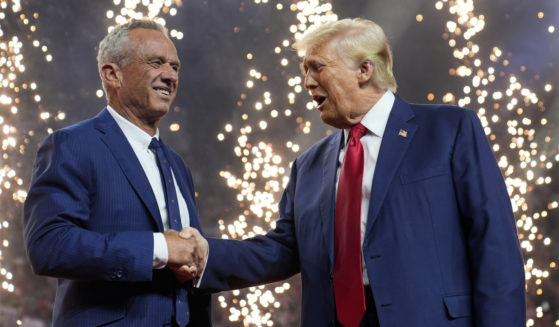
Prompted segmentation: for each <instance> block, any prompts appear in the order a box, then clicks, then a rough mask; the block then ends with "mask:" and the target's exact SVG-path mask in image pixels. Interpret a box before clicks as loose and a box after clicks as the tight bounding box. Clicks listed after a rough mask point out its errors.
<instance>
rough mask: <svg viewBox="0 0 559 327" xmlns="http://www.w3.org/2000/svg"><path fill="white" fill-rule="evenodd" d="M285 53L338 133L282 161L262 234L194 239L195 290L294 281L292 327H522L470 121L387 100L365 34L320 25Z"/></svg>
mask: <svg viewBox="0 0 559 327" xmlns="http://www.w3.org/2000/svg"><path fill="white" fill-rule="evenodd" d="M295 47H296V48H297V50H299V51H304V52H305V58H304V62H303V67H304V73H305V75H306V78H305V87H306V88H307V89H308V90H309V91H310V93H311V94H312V97H313V100H314V101H315V102H316V103H317V109H318V111H319V112H320V117H321V119H322V120H323V121H324V122H325V123H327V124H329V125H331V126H333V127H335V128H338V129H339V130H338V131H336V132H334V133H332V134H331V135H329V136H327V137H325V138H324V139H322V140H321V141H319V142H318V143H316V144H315V145H314V146H312V147H311V148H310V149H309V150H307V151H306V152H305V153H303V154H302V155H301V156H299V157H298V158H297V159H296V160H295V161H294V162H293V165H292V170H291V177H290V180H289V184H288V185H287V187H286V189H285V191H284V194H283V197H282V199H281V201H280V203H279V212H280V216H279V219H278V220H277V222H276V227H275V229H273V230H271V231H269V232H268V233H267V234H266V235H263V236H258V237H255V238H252V239H249V240H245V241H235V240H217V239H209V240H208V242H209V248H210V251H209V258H208V262H207V265H206V267H205V270H204V273H203V277H202V280H201V285H200V287H202V288H209V289H213V290H228V289H238V288H242V287H247V286H250V285H256V284H259V283H267V282H272V281H277V280H281V279H284V278H286V277H289V276H291V275H293V274H295V273H299V272H300V273H301V278H302V287H303V290H302V293H303V294H302V309H301V310H302V317H301V325H302V326H305V327H322V326H341V325H343V326H345V327H357V326H367V327H369V326H381V327H420V326H425V327H427V326H429V327H474V326H475V327H495V326H500V327H501V326H503V327H504V326H507V327H512V326H514V327H523V326H524V325H525V306H524V305H525V286H524V285H525V283H524V269H523V260H522V255H521V250H520V247H519V243H518V239H517V234H516V226H515V220H514V216H513V213H512V209H511V203H510V199H509V197H508V194H507V189H506V187H505V184H504V182H503V177H502V175H501V171H500V170H499V167H498V166H497V163H496V161H495V158H494V155H493V152H492V151H491V148H490V146H489V144H488V142H487V139H486V135H485V133H484V129H483V127H482V125H481V123H480V120H479V119H478V117H477V115H476V113H475V112H474V111H471V110H468V109H463V108H458V107H453V106H448V105H416V104H409V103H407V102H405V101H403V100H402V99H400V98H399V97H398V96H395V95H394V93H393V92H395V90H396V82H395V79H394V77H393V74H392V54H391V51H390V48H389V46H388V44H387V42H386V37H385V35H384V32H383V31H382V29H381V28H380V27H379V26H378V25H376V24H375V23H373V22H371V21H367V20H362V19H353V20H352V19H344V20H341V21H338V22H334V23H328V24H324V25H321V26H319V27H318V28H317V29H316V30H314V31H311V32H309V33H307V34H305V35H304V36H303V38H302V39H301V40H299V41H298V42H297V43H296V45H295ZM357 134H359V135H358V136H357Z"/></svg>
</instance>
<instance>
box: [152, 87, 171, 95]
mask: <svg viewBox="0 0 559 327" xmlns="http://www.w3.org/2000/svg"><path fill="white" fill-rule="evenodd" d="M153 89H154V90H155V91H157V93H159V94H162V95H164V96H169V95H170V94H171V90H169V89H167V88H162V87H154V88H153Z"/></svg>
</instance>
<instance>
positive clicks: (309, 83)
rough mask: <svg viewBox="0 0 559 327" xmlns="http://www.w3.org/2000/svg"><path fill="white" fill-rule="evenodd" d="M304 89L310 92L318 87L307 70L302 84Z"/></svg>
mask: <svg viewBox="0 0 559 327" xmlns="http://www.w3.org/2000/svg"><path fill="white" fill-rule="evenodd" d="M304 86H305V88H306V89H309V90H312V89H314V88H316V87H317V86H318V83H317V82H316V80H315V79H314V77H313V76H312V74H311V71H310V70H309V71H308V72H307V74H306V75H305V84H304Z"/></svg>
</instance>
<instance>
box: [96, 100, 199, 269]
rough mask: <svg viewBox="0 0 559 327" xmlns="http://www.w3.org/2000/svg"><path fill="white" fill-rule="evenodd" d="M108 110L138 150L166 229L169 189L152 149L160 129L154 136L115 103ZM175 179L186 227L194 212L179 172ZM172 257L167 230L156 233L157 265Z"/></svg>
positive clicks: (133, 146)
mask: <svg viewBox="0 0 559 327" xmlns="http://www.w3.org/2000/svg"><path fill="white" fill-rule="evenodd" d="M107 110H108V111H109V113H110V114H111V116H112V117H113V118H114V120H115V121H116V123H117V124H118V126H119V127H120V129H121V130H122V132H123V133H124V136H125V137H126V139H127V140H128V143H130V146H131V147H132V150H134V153H135V154H136V157H137V158H138V161H139V162H140V164H141V165H142V168H143V169H144V173H145V174H146V176H147V178H148V181H149V184H150V185H151V189H152V190H153V194H154V195H155V200H157V205H158V206H159V213H160V214H161V222H162V223H163V230H165V231H166V230H168V229H169V217H168V216H169V215H168V211H167V203H166V201H165V191H164V189H163V184H162V182H161V174H160V173H159V167H158V166H157V157H156V155H155V152H153V151H152V150H150V149H149V144H150V142H151V139H152V138H153V137H155V138H157V139H158V140H159V129H158V130H157V131H156V132H155V135H154V136H150V135H149V134H148V133H146V132H145V131H143V130H142V129H141V128H139V127H138V126H136V125H134V124H132V123H131V122H130V121H128V120H127V119H126V118H124V117H122V116H121V115H120V114H119V113H117V112H116V111H115V110H114V109H113V108H112V107H111V106H109V105H107ZM173 181H174V182H175V183H174V184H175V190H176V192H177V198H178V201H179V212H180V216H181V223H182V226H183V227H187V226H190V215H189V213H188V207H187V206H186V201H185V200H184V196H183V195H182V193H181V191H180V189H179V186H178V184H177V180H176V179H175V174H173ZM168 260H169V253H168V248H167V242H166V241H165V236H163V233H153V268H154V269H161V268H163V267H165V266H166V265H167V261H168Z"/></svg>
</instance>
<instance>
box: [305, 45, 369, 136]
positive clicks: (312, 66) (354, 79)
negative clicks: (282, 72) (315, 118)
mask: <svg viewBox="0 0 559 327" xmlns="http://www.w3.org/2000/svg"><path fill="white" fill-rule="evenodd" d="M337 45H338V41H337V40H336V39H334V40H332V41H329V42H328V43H326V44H322V45H319V46H316V47H314V48H313V49H311V50H310V52H309V53H307V54H306V55H305V59H304V61H303V71H304V73H305V88H307V89H308V90H309V91H310V93H311V96H312V98H313V100H314V101H315V102H316V104H317V109H318V111H320V119H322V121H323V122H325V123H326V124H328V125H331V126H333V127H336V128H349V127H351V126H352V125H353V124H354V122H352V119H354V118H355V117H357V116H359V115H361V114H362V113H361V112H359V110H360V109H361V108H359V106H358V102H359V97H360V96H361V95H360V86H359V81H358V74H359V72H360V67H359V66H358V65H355V67H351V66H349V65H347V64H346V62H345V61H344V60H343V59H342V58H341V57H340V55H339V54H338V49H337ZM367 109H369V108H367Z"/></svg>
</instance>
